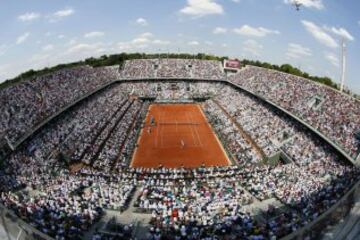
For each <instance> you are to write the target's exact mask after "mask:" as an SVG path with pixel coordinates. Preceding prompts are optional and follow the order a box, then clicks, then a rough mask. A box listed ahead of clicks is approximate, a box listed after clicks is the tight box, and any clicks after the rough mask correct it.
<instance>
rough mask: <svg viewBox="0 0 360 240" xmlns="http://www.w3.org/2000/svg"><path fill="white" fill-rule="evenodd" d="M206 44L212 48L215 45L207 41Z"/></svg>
mask: <svg viewBox="0 0 360 240" xmlns="http://www.w3.org/2000/svg"><path fill="white" fill-rule="evenodd" d="M205 44H206V45H208V46H212V45H214V43H213V42H211V41H205Z"/></svg>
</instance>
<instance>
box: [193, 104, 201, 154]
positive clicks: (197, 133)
mask: <svg viewBox="0 0 360 240" xmlns="http://www.w3.org/2000/svg"><path fill="white" fill-rule="evenodd" d="M198 107H199V105H198ZM200 111H201V109H200ZM190 116H191V121H193V118H192V117H193V116H192V114H190ZM195 133H196V136H197V138H198V140H199V143H200V147H202V146H203V144H202V142H201V139H200V136H199V132H198V130H197V128H195Z"/></svg>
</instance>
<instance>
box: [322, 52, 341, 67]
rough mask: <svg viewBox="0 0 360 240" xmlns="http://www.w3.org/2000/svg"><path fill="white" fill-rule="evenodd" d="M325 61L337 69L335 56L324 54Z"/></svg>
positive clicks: (337, 62)
mask: <svg viewBox="0 0 360 240" xmlns="http://www.w3.org/2000/svg"><path fill="white" fill-rule="evenodd" d="M324 56H325V59H326V60H328V61H329V62H330V63H331V64H332V65H333V66H335V67H339V58H338V56H336V54H334V53H331V52H325V53H324Z"/></svg>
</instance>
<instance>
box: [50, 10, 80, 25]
mask: <svg viewBox="0 0 360 240" xmlns="http://www.w3.org/2000/svg"><path fill="white" fill-rule="evenodd" d="M74 13H75V10H74V9H73V8H64V9H62V10H59V11H56V12H54V13H53V14H51V15H50V16H49V17H48V18H50V22H57V21H60V20H61V19H63V18H65V17H68V16H71V15H73V14H74Z"/></svg>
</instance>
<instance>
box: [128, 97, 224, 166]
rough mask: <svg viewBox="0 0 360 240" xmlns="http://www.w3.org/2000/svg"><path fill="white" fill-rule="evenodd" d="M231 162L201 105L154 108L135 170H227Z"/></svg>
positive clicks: (137, 151) (142, 136) (135, 157)
mask: <svg viewBox="0 0 360 240" xmlns="http://www.w3.org/2000/svg"><path fill="white" fill-rule="evenodd" d="M229 164H230V161H229V160H228V158H227V155H226V153H225V151H224V149H223V147H222V145H221V143H220V141H219V140H218V139H217V136H216V135H215V133H214V132H213V130H212V128H211V126H210V124H209V123H208V122H207V119H206V117H205V115H204V113H203V112H202V109H201V107H200V106H199V105H198V104H153V105H151V106H150V108H149V111H148V113H147V116H146V119H145V124H144V127H143V129H142V130H141V133H140V137H139V139H138V146H137V148H136V149H135V152H134V155H133V159H132V162H131V166H132V167H158V166H159V165H162V166H165V167H170V168H176V167H181V166H184V167H189V168H191V167H199V166H200V165H205V166H224V165H229Z"/></svg>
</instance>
